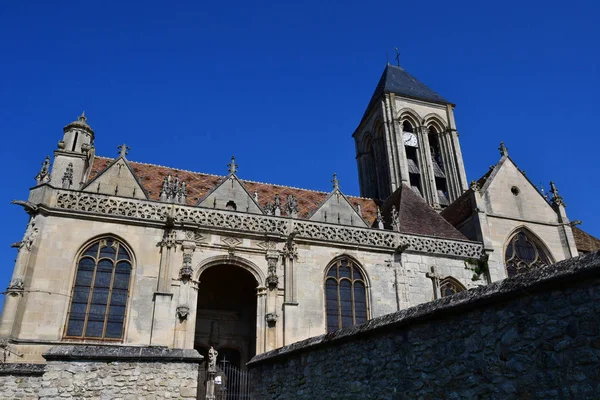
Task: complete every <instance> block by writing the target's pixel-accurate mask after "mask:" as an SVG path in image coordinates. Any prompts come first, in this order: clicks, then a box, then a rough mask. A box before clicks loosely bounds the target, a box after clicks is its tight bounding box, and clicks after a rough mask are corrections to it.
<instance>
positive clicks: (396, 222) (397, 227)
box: [392, 206, 400, 231]
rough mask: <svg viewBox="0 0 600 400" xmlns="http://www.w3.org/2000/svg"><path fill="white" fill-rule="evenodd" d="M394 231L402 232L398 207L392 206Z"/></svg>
mask: <svg viewBox="0 0 600 400" xmlns="http://www.w3.org/2000/svg"><path fill="white" fill-rule="evenodd" d="M392 229H393V230H395V231H399V230H400V217H399V215H398V210H397V209H396V206H392Z"/></svg>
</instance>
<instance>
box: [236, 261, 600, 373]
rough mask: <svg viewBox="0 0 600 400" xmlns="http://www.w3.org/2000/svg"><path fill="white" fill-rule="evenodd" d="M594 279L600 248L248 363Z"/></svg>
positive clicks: (599, 268)
mask: <svg viewBox="0 0 600 400" xmlns="http://www.w3.org/2000/svg"><path fill="white" fill-rule="evenodd" d="M594 278H595V279H598V278H600V251H596V252H594V253H590V254H587V255H584V256H580V257H575V258H570V259H568V260H564V261H561V262H559V263H556V264H554V265H550V266H548V267H543V268H540V269H537V270H535V271H532V272H529V273H526V274H522V275H518V276H515V277H513V278H507V279H504V280H501V281H498V282H494V283H492V284H490V285H487V286H479V287H477V288H473V289H470V290H468V291H464V292H460V293H457V294H455V295H453V296H449V297H444V298H441V299H438V300H434V301H431V302H428V303H424V304H420V305H417V306H414V307H411V308H407V309H405V310H401V311H398V312H395V313H392V314H387V315H383V316H381V317H377V318H374V319H372V320H370V321H367V322H366V323H364V324H361V325H357V326H352V327H347V328H342V329H340V330H337V331H335V332H331V333H327V334H325V335H320V336H315V337H312V338H308V339H306V340H303V341H300V342H297V343H293V344H290V345H288V346H284V347H281V348H279V349H275V350H272V351H269V352H267V353H263V354H259V355H256V356H255V357H254V358H252V360H250V362H249V363H248V364H247V365H248V366H254V365H257V364H260V363H262V362H265V361H267V360H268V361H282V360H284V359H286V358H287V357H288V356H290V355H292V354H296V353H302V352H304V351H311V350H313V349H315V348H318V347H322V346H327V345H328V344H330V343H332V342H342V341H348V340H353V339H358V338H360V337H364V336H369V335H373V334H377V333H385V332H387V331H390V330H393V331H397V330H399V329H403V328H404V327H406V326H410V325H412V324H415V323H420V322H425V321H427V320H432V319H436V318H439V317H442V316H448V315H452V314H456V313H458V312H464V310H465V309H474V308H480V307H482V306H485V305H487V304H493V303H501V302H502V301H507V300H510V299H513V298H518V297H522V296H528V295H530V294H532V293H534V292H539V291H543V290H546V291H547V290H552V289H554V288H562V287H564V286H565V285H566V284H570V283H577V282H581V281H584V280H589V279H594Z"/></svg>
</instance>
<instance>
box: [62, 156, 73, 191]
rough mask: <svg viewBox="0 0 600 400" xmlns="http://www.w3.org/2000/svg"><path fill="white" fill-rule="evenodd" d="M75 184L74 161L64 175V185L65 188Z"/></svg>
mask: <svg viewBox="0 0 600 400" xmlns="http://www.w3.org/2000/svg"><path fill="white" fill-rule="evenodd" d="M72 184H73V163H72V162H70V163H69V165H67V169H66V170H65V173H64V175H63V177H62V187H63V189H70V188H71V185H72Z"/></svg>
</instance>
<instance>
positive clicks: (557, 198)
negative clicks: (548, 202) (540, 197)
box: [550, 181, 565, 207]
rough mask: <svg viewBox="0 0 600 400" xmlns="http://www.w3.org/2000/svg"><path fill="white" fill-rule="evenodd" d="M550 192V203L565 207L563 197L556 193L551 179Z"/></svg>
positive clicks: (556, 190)
mask: <svg viewBox="0 0 600 400" xmlns="http://www.w3.org/2000/svg"><path fill="white" fill-rule="evenodd" d="M550 193H551V194H552V204H554V205H557V206H563V207H565V202H564V200H563V198H562V197H561V196H560V195H559V194H558V189H557V188H556V186H555V185H554V182H552V181H550Z"/></svg>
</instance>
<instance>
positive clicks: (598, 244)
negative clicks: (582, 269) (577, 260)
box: [573, 226, 600, 253]
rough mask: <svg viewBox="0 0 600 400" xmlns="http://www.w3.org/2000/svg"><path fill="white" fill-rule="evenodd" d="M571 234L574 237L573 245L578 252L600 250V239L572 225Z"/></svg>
mask: <svg viewBox="0 0 600 400" xmlns="http://www.w3.org/2000/svg"><path fill="white" fill-rule="evenodd" d="M573 236H574V237H575V246H576V247H577V251H578V252H582V253H589V252H592V251H596V250H600V239H598V238H596V237H594V236H592V235H590V234H589V233H587V232H585V231H584V230H582V229H579V228H577V227H576V226H574V227H573Z"/></svg>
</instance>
